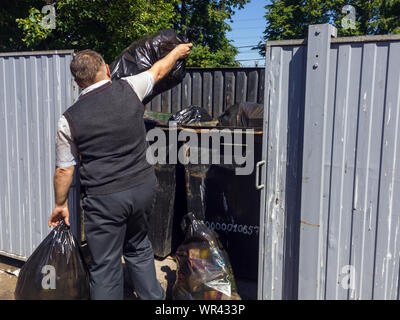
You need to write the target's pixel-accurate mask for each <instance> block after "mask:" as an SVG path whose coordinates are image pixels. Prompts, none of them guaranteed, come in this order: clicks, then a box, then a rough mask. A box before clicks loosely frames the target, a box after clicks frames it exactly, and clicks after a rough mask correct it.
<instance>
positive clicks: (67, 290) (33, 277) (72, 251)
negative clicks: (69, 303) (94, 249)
mask: <svg viewBox="0 0 400 320" xmlns="http://www.w3.org/2000/svg"><path fill="white" fill-rule="evenodd" d="M14 295H15V299H16V300H86V299H89V298H90V293H89V274H88V271H87V268H86V265H85V264H84V262H83V259H82V256H81V252H80V249H79V247H78V244H77V241H76V239H75V238H74V236H73V235H72V233H71V231H70V230H69V227H67V226H66V225H65V223H64V222H63V221H62V222H60V224H59V225H58V226H57V227H55V228H54V229H53V230H52V231H51V232H50V234H49V235H48V236H47V237H46V238H45V239H44V240H43V241H42V242H41V244H40V245H39V246H38V247H37V248H36V250H35V251H34V252H33V253H32V255H31V256H30V257H29V259H28V261H26V263H25V264H24V266H23V267H22V268H21V271H20V273H19V276H18V281H17V287H16V289H15V293H14Z"/></svg>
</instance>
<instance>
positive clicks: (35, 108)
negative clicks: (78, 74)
mask: <svg viewBox="0 0 400 320" xmlns="http://www.w3.org/2000/svg"><path fill="white" fill-rule="evenodd" d="M71 59H72V51H58V52H57V51H56V52H54V51H53V52H51V51H50V52H27V53H3V54H0V77H1V81H0V150H1V151H2V155H1V158H0V181H1V184H0V254H3V255H8V256H11V257H15V258H20V259H26V258H27V257H29V255H30V254H31V253H32V252H33V250H34V249H35V248H36V247H37V245H38V244H39V243H40V242H41V241H42V240H43V238H44V237H45V236H46V235H47V233H48V232H49V228H48V227H47V219H48V217H49V215H50V213H51V211H52V209H53V207H54V191H53V173H54V168H55V152H54V149H55V134H56V126H57V121H58V119H59V117H60V116H61V114H62V112H63V110H65V109H66V108H67V107H68V106H70V105H71V104H72V102H73V101H74V99H75V98H76V97H77V94H78V91H77V88H76V87H75V86H73V80H72V78H71V75H70V71H69V63H70V61H71ZM71 204H72V202H71Z"/></svg>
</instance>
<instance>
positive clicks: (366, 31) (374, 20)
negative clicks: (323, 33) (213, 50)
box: [258, 0, 400, 55]
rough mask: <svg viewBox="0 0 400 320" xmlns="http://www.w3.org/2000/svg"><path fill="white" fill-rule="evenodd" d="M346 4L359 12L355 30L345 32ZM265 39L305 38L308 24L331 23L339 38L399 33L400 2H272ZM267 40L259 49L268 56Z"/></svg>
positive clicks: (385, 0)
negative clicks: (343, 23)
mask: <svg viewBox="0 0 400 320" xmlns="http://www.w3.org/2000/svg"><path fill="white" fill-rule="evenodd" d="M345 5H352V6H353V7H354V8H355V9H356V22H355V29H345V28H343V26H342V19H343V18H344V17H345V16H346V15H347V12H342V8H343V7H344V6H345ZM265 9H266V11H267V12H266V14H265V18H266V21H267V26H266V29H265V31H264V40H265V41H266V40H282V39H299V38H305V37H306V36H307V32H308V25H310V24H319V23H331V24H333V25H334V26H336V27H337V28H338V36H355V35H371V34H388V33H400V0H369V1H365V0H298V1H294V0H272V1H271V3H270V4H268V5H266V6H265ZM265 41H263V42H260V43H259V45H258V49H259V51H260V53H261V54H262V55H265Z"/></svg>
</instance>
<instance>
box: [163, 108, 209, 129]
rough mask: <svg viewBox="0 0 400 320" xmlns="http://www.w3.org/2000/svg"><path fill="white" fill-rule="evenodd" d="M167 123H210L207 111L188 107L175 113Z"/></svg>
mask: <svg viewBox="0 0 400 320" xmlns="http://www.w3.org/2000/svg"><path fill="white" fill-rule="evenodd" d="M169 121H176V122H177V124H178V125H181V124H191V123H198V122H207V121H212V117H211V116H210V115H209V114H208V112H207V110H206V109H204V108H202V107H197V106H190V107H187V108H185V109H183V110H181V111H178V112H176V113H175V114H174V115H172V117H171V118H170V119H169Z"/></svg>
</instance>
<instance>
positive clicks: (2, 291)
mask: <svg viewBox="0 0 400 320" xmlns="http://www.w3.org/2000/svg"><path fill="white" fill-rule="evenodd" d="M155 265H156V271H157V279H158V281H160V283H161V285H162V286H163V288H164V290H165V291H166V298H167V299H171V295H172V287H173V285H174V283H175V280H176V263H175V260H174V259H173V258H172V257H167V258H165V259H163V260H158V259H156V260H155ZM21 266H22V263H21V262H18V261H15V260H11V259H8V258H3V257H0V300H13V299H14V290H15V286H16V284H17V279H18V278H17V276H16V275H15V274H14V273H13V272H16V274H18V270H19V268H20V267H21ZM236 282H237V286H238V289H239V294H240V295H241V297H242V299H256V285H255V283H253V282H248V281H244V280H239V279H237V280H236ZM125 287H126V290H125V297H126V299H127V300H133V299H137V298H136V296H135V295H134V292H133V290H132V289H131V286H130V283H129V279H128V277H127V276H126V273H125Z"/></svg>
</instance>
